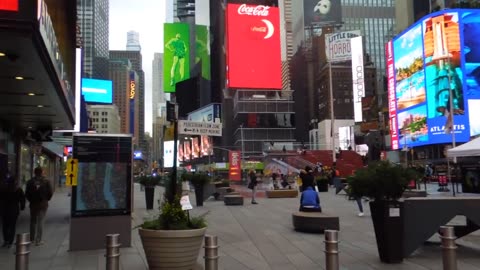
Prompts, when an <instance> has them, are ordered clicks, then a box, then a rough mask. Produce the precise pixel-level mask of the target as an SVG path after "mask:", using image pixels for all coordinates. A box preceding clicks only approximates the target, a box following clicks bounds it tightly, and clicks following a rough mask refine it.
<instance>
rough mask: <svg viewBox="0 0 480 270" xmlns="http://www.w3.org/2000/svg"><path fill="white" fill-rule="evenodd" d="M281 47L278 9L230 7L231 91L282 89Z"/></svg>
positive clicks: (229, 64) (229, 71)
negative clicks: (242, 89) (232, 89)
mask: <svg viewBox="0 0 480 270" xmlns="http://www.w3.org/2000/svg"><path fill="white" fill-rule="evenodd" d="M280 46H281V42H280V12H279V8H278V7H271V6H264V5H256V4H245V3H243V4H231V3H229V4H227V85H228V87H229V88H244V89H276V90H280V89H282V60H281V48H280ZM247 78H248V79H247Z"/></svg>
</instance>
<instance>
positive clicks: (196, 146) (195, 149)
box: [192, 137, 200, 159]
mask: <svg viewBox="0 0 480 270" xmlns="http://www.w3.org/2000/svg"><path fill="white" fill-rule="evenodd" d="M199 157H200V142H199V141H198V137H194V138H192V159H196V158H199Z"/></svg>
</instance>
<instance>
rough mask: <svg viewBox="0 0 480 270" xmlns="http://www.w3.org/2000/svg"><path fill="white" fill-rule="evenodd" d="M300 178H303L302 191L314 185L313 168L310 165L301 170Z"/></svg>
mask: <svg viewBox="0 0 480 270" xmlns="http://www.w3.org/2000/svg"><path fill="white" fill-rule="evenodd" d="M300 179H302V188H301V191H304V190H306V189H307V187H312V188H313V187H314V182H315V178H314V176H313V171H312V168H310V167H309V166H306V167H305V170H301V171H300Z"/></svg>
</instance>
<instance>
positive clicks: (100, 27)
mask: <svg viewBox="0 0 480 270" xmlns="http://www.w3.org/2000/svg"><path fill="white" fill-rule="evenodd" d="M77 13H78V14H77V15H78V25H79V26H80V32H81V36H82V40H83V75H82V77H85V78H97V79H107V78H108V75H109V73H108V66H109V63H108V58H109V55H108V50H109V42H108V38H109V2H108V0H94V1H93V0H78V1H77Z"/></svg>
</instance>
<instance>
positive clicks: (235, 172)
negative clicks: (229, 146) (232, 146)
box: [228, 151, 242, 181]
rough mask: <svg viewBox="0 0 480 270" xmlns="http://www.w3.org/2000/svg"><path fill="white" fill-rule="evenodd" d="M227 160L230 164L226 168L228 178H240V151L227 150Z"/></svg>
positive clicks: (235, 179)
mask: <svg viewBox="0 0 480 270" xmlns="http://www.w3.org/2000/svg"><path fill="white" fill-rule="evenodd" d="M228 162H229V164H230V166H229V169H228V179H230V180H231V181H240V180H242V165H241V164H242V162H241V152H240V151H229V152H228Z"/></svg>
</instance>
